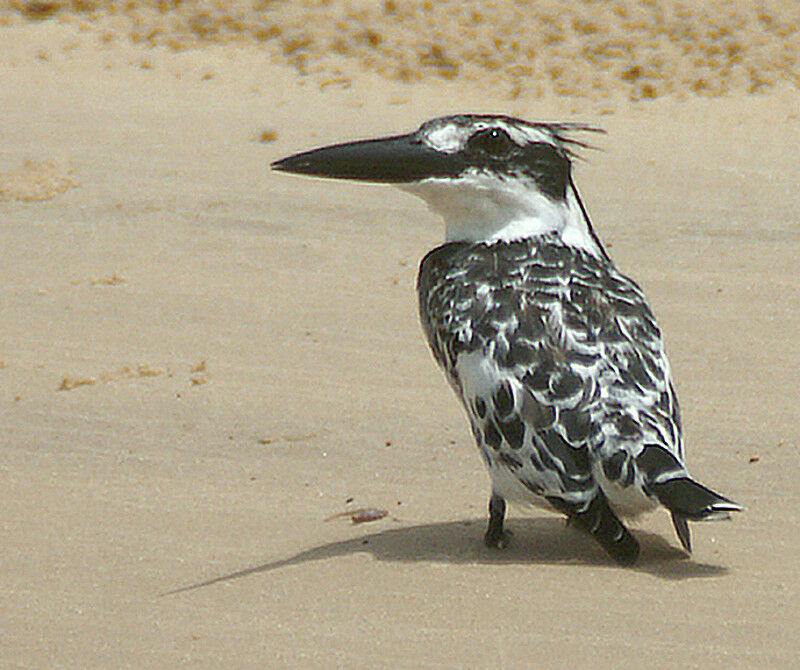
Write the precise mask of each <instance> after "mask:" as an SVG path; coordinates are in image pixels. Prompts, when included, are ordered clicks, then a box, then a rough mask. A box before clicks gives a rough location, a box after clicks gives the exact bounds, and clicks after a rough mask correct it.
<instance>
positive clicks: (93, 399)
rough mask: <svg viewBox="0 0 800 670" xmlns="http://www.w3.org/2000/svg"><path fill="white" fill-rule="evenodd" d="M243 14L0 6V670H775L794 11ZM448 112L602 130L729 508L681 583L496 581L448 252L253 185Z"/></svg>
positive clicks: (791, 366)
mask: <svg viewBox="0 0 800 670" xmlns="http://www.w3.org/2000/svg"><path fill="white" fill-rule="evenodd" d="M258 4H259V5H260V6H261V9H260V10H259V11H255V10H253V9H251V7H252V6H251V5H250V4H245V3H136V2H128V3H99V2H98V3H93V2H80V3H78V2H75V3H59V2H52V3H47V2H39V3H19V2H14V3H8V2H6V3H4V4H2V5H0V7H2V11H1V12H0V22H2V23H3V24H4V25H3V27H1V28H0V84H1V85H0V110H1V113H0V244H1V245H2V247H1V248H2V262H0V408H1V409H0V420H1V421H2V433H0V568H1V569H2V575H3V578H2V581H1V582H0V667H9V668H13V667H25V668H28V667H32V668H49V667H74V668H86V667H92V668H95V667H96V668H117V667H153V668H165V667H175V666H177V665H180V664H185V665H188V666H189V667H208V668H219V667H285V668H297V667H302V668H330V667H342V668H376V667H392V668H426V667H431V668H433V667H476V668H481V667H501V668H522V667H537V668H548V667H553V668H555V667H572V666H579V665H580V666H581V667H620V666H622V665H626V666H629V667H641V666H643V665H644V664H646V665H647V666H648V667H654V668H662V667H663V668H666V667H675V666H681V667H686V668H695V667H697V668H704V667H730V668H753V667H759V668H762V667H765V668H796V667H798V663H800V643H798V638H797V630H798V629H799V628H800V614H798V612H800V587H799V586H798V568H797V550H798V542H799V541H800V528H799V527H798V522H797V509H798V507H800V495H798V486H797V473H798V468H799V467H800V452H799V451H798V445H799V444H800V429H799V428H798V426H799V425H800V422H798V418H800V417H798V410H797V396H798V384H800V372H798V367H797V354H798V341H799V340H800V316H798V310H797V305H798V304H800V289H798V284H797V259H798V255H799V252H800V228H798V214H797V213H798V210H800V196H799V195H798V191H797V181H798V179H797V177H798V158H797V147H798V145H800V117H799V116H798V109H800V96H798V92H797V89H796V88H795V86H794V80H795V78H796V67H797V65H796V61H795V59H796V54H797V47H796V44H797V37H796V33H795V26H796V23H797V21H796V19H797V9H796V4H795V3H788V2H784V3H778V2H774V3H759V4H758V8H759V9H758V10H756V9H751V8H750V4H749V3H722V2H717V3H704V4H703V9H702V11H700V10H698V9H696V8H695V7H694V5H693V4H690V3H677V2H670V3H661V5H662V6H663V7H667V8H668V9H665V10H664V12H663V13H664V16H665V17H667V18H668V19H669V20H668V21H667V20H665V22H664V23H663V26H666V27H663V26H662V27H659V26H660V25H662V24H660V23H659V22H658V21H656V19H654V18H653V17H656V18H658V12H657V11H656V9H654V7H655V6H656V3H645V4H644V5H643V8H641V9H637V7H638V4H637V3H632V2H630V3H628V2H605V3H586V4H584V3H578V2H563V3H558V6H556V4H555V3H546V2H544V3H537V4H536V5H532V6H529V10H530V11H529V12H526V13H525V14H524V15H520V14H518V13H515V12H516V11H517V10H515V9H514V4H512V3H500V2H497V3H482V4H481V5H480V6H479V7H477V6H476V8H474V9H473V11H472V13H470V11H469V10H463V9H458V10H456V9H455V8H456V6H457V5H456V3H432V4H431V11H430V12H429V13H428V14H422V13H420V12H416V13H414V12H412V11H411V10H412V9H418V8H419V7H424V5H423V4H422V3H401V2H385V3H366V2H363V3H355V2H350V3H301V4H298V3H280V2H272V3H258ZM33 5H37V7H33ZM697 5H698V7H699V5H700V3H697ZM458 7H459V8H460V7H462V5H458ZM557 7H558V8H560V11H558V12H557V11H556V8H557ZM20 8H21V9H20ZM26 8H27V11H23V10H25V9H26ZM159 8H163V10H164V11H161V9H159ZM333 14H335V15H336V17H337V18H336V20H334V21H332V20H330V18H329V17H330V16H331V15H333ZM37 17H39V18H37ZM547 17H550V19H549V23H548V18H547ZM593 17H601V18H600V19H596V20H597V21H600V23H599V24H597V23H594V24H592V23H591V22H592V21H594V20H595V19H594V18H593ZM725 17H728V19H726V18H725ZM470 22H471V23H470ZM537 22H540V23H537ZM590 24H591V25H590ZM436 25H438V26H440V27H439V28H437V29H436V30H433V28H432V26H436ZM548 25H549V26H550V28H549V29H547V26H548ZM259 26H261V27H260V28H259ZM493 26H499V28H494V27H493ZM559 26H561V28H559ZM540 28H541V29H540ZM262 29H263V31H264V32H260V31H261V30H262ZM548 30H550V32H548ZM714 30H716V31H717V32H713V31H714ZM359 31H360V32H359ZM558 34H563V35H564V36H565V39H564V40H563V41H559V40H557V39H556V40H553V39H552V38H548V37H547V35H551V36H552V35H558ZM652 35H656V36H657V39H656V40H655V42H654V41H653V40H652V39H650V36H652ZM463 36H466V37H467V39H463V38H462V37H463ZM592 36H595V37H596V39H594V38H593V37H592ZM131 37H133V38H134V42H132V41H131V40H130V39H129V38H131ZM292 40H300V42H296V43H295V46H294V47H293V46H292V44H293V42H292ZM337 40H339V41H338V42H337ZM581 40H583V42H581ZM615 40H616V42H615ZM229 42H233V43H232V44H231V43H229ZM220 43H222V44H220ZM592 43H594V44H597V45H598V48H599V49H600V51H601V53H599V55H598V54H595V55H592V51H591V49H588V50H587V49H583V48H579V46H578V45H580V44H584V46H588V45H590V44H592ZM614 43H619V47H618V51H615V50H614V49H613V48H611V47H608V48H605V47H602V45H603V44H614ZM734 45H738V47H735V46H734ZM175 47H179V48H175ZM434 47H437V48H438V49H439V51H438V52H436V53H438V54H439V55H438V56H437V55H436V53H434ZM601 47H602V48H601ZM718 47H721V48H722V52H718V51H717V49H718ZM426 49H427V50H428V51H427V52H426ZM426 53H429V54H430V58H427V57H425V54H426ZM725 54H728V55H727V56H726V55H725ZM725 58H728V60H729V62H730V67H728V66H726V65H725ZM659 59H661V60H659ZM446 63H452V64H453V66H452V67H450V66H447V67H446V66H445V65H444V64H446ZM559 64H561V69H560V70H558V69H557V68H556V69H553V68H554V67H555V66H558V65H559ZM526 68H530V69H526ZM626 68H627V69H626ZM630 68H640V69H639V70H637V71H635V72H634V71H631V70H630ZM304 72H306V73H308V74H303V73H304ZM626 72H628V74H627V75H626V74H625V73H626ZM636 72H638V74H636ZM409 73H410V74H409ZM485 77H488V78H485ZM700 78H702V80H703V81H705V82H706V84H707V85H704V86H697V85H694V84H695V83H696V82H697V81H699V79H700ZM645 84H646V85H647V86H652V92H653V94H654V95H657V96H659V99H657V100H650V101H639V102H631V101H630V100H628V99H627V98H630V97H633V98H641V97H647V96H649V95H650V93H649V91H650V89H646V88H645ZM540 88H541V89H542V91H543V92H544V94H543V95H541V96H540V95H539V94H538V91H539V89H540ZM750 89H755V90H756V91H757V92H756V93H748V91H749V90H750ZM554 91H555V92H561V93H562V95H560V96H555V95H553V92H554ZM721 92H726V95H724V96H717V97H712V96H711V95H709V94H712V93H721ZM565 93H569V94H570V95H569V96H567V95H564V94H565ZM664 94H668V95H664ZM464 110H475V111H484V110H486V111H498V112H506V113H511V114H518V115H521V116H524V117H528V118H534V119H537V118H541V119H575V120H583V121H588V122H592V123H597V124H599V125H602V126H604V127H605V128H606V129H607V131H608V135H607V136H605V137H602V138H600V141H599V144H600V145H601V149H602V150H601V151H595V152H591V153H590V154H589V155H588V156H587V160H586V161H584V162H582V163H580V164H579V165H578V166H577V168H576V170H577V181H578V184H579V186H580V188H581V190H582V192H583V195H584V197H585V200H586V202H587V204H588V206H589V208H590V211H591V212H592V214H593V217H594V220H595V223H596V225H597V227H598V229H599V231H600V233H601V234H602V236H603V237H604V239H606V240H607V241H608V243H609V245H610V247H611V253H612V254H613V256H614V257H615V259H616V260H617V262H618V264H619V265H620V267H621V268H622V269H623V270H625V271H627V272H629V273H631V274H632V275H633V276H635V277H637V278H638V279H640V281H641V283H642V284H643V285H644V287H645V289H646V291H647V292H648V294H649V295H650V296H651V299H652V302H653V305H654V308H655V310H656V313H657V315H658V316H659V319H660V322H661V325H662V327H663V329H664V331H665V333H666V338H667V345H668V348H669V351H670V354H671V360H672V364H673V368H674V372H675V375H676V380H677V388H678V392H679V395H680V397H681V400H682V404H683V408H684V418H685V423H686V428H687V449H688V452H689V462H690V465H691V467H692V469H693V471H694V473H695V474H696V475H697V476H698V478H700V479H701V480H702V481H704V482H707V483H708V484H710V485H713V486H714V487H717V488H719V489H720V490H721V491H723V492H725V493H726V494H728V495H730V496H731V497H733V498H734V499H736V500H737V501H740V502H741V503H743V504H744V505H745V506H746V508H747V510H746V512H744V513H743V514H740V515H738V516H737V518H736V519H735V520H734V521H733V522H732V523H718V524H706V525H699V524H698V525H695V526H694V532H695V545H696V549H695V555H694V557H693V558H692V559H691V560H686V559H685V558H683V557H682V556H681V554H680V552H679V551H678V550H677V549H676V541H675V539H674V537H673V536H672V530H671V528H670V524H669V520H668V518H667V517H666V515H664V514H655V515H653V516H651V517H649V518H647V519H645V520H644V521H643V522H642V523H641V525H640V526H639V528H638V529H637V530H636V533H637V537H638V538H639V540H640V541H641V543H642V545H643V553H642V558H641V562H640V564H639V565H638V566H637V567H636V568H634V569H631V570H623V569H620V568H617V567H615V566H614V565H611V564H610V563H609V561H608V560H607V559H606V557H605V556H604V555H603V554H602V552H600V551H599V550H598V549H597V547H595V546H594V544H593V543H592V542H591V541H589V540H587V539H586V538H584V537H583V536H581V535H579V534H577V533H576V532H573V531H571V530H568V529H565V528H564V527H563V521H562V520H561V519H559V518H558V517H556V516H548V515H545V514H535V515H533V516H525V515H514V516H513V517H512V519H511V528H512V530H513V531H514V532H515V538H514V543H513V545H512V546H511V547H510V548H509V549H508V550H507V551H505V552H503V553H500V554H497V553H491V552H488V551H485V550H484V549H483V548H482V546H481V543H480V537H481V533H482V531H483V525H484V515H485V511H484V508H485V503H486V493H487V482H486V476H485V473H484V472H483V470H482V465H481V463H480V459H479V458H478V456H477V454H476V453H475V449H474V446H473V445H472V439H471V436H470V434H469V430H468V428H467V425H466V422H465V420H464V418H463V416H462V412H461V409H460V408H459V406H458V405H457V403H456V401H455V399H454V398H453V397H452V394H451V393H450V391H449V389H448V388H447V386H446V384H445V382H444V380H443V379H442V377H441V375H440V373H439V372H438V371H437V370H436V369H435V366H434V364H433V362H432V360H431V357H430V355H429V353H428V352H427V351H426V349H425V346H424V343H423V341H422V337H421V334H420V332H419V326H418V324H417V321H416V308H415V297H414V289H413V286H414V276H415V272H416V264H417V262H418V260H419V258H420V257H421V256H422V255H423V254H424V253H425V251H426V250H427V249H429V248H430V247H432V246H433V245H435V244H437V243H438V241H439V240H440V239H441V236H442V230H441V227H440V225H439V224H438V223H437V222H436V221H434V220H433V219H432V217H431V216H430V215H429V214H428V213H427V212H426V211H425V210H424V208H423V207H422V205H420V204H419V203H417V202H416V201H414V200H412V199H410V198H408V197H407V196H403V195H402V194H400V193H396V192H394V191H392V190H390V189H387V188H380V187H366V186H356V185H352V184H332V183H320V182H314V181H312V180H302V179H293V178H289V177H286V176H281V175H272V174H270V173H269V170H268V167H267V166H268V163H269V161H270V160H272V159H274V158H277V157H279V156H282V155H286V154H288V153H290V152H293V151H296V150H299V149H302V148H307V147H310V146H313V145H318V144H322V143H327V142H332V141H337V140H345V139H350V138H355V137H361V136H364V135H372V134H375V135H379V134H383V133H390V132H399V131H404V130H408V129H410V128H413V127H414V126H415V125H416V124H418V123H419V122H420V121H422V120H424V119H425V118H428V117H431V116H436V115H439V114H443V113H448V112H454V111H464ZM358 508H378V509H385V510H387V511H388V512H389V514H388V516H386V517H385V518H382V519H378V520H375V521H372V522H370V523H364V524H359V525H353V524H351V523H350V522H349V520H348V519H347V517H346V516H337V517H335V518H333V519H330V520H328V521H326V519H329V518H330V517H331V516H333V515H337V514H340V513H342V512H345V511H347V510H348V509H358ZM186 587H189V588H186ZM182 589H185V590H182Z"/></svg>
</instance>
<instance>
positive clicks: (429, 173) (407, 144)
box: [271, 134, 463, 184]
mask: <svg viewBox="0 0 800 670" xmlns="http://www.w3.org/2000/svg"><path fill="white" fill-rule="evenodd" d="M460 163H461V160H460V158H459V157H458V155H457V154H445V153H441V152H439V151H435V150H433V149H431V148H430V147H429V146H427V145H426V144H424V143H423V142H422V141H421V140H419V139H418V138H417V137H416V135H414V134H410V135H397V136H395V137H386V138H383V139H377V140H361V141H359V142H346V143H344V144H335V145H333V146H329V147H322V148H321V149H312V150H311V151H304V152H303V153H300V154H295V155H294V156H289V157H288V158H282V159H280V160H278V161H275V162H274V163H272V166H271V167H272V169H273V170H280V171H281V172H293V173H296V174H305V175H311V176H314V177H328V178H331V179H355V180H358V181H371V182H380V183H387V184H405V183H408V182H412V181H419V180H421V179H426V178H428V177H438V176H447V175H452V174H457V173H458V172H459V170H460V169H462V168H463V166H462V165H461V164H460Z"/></svg>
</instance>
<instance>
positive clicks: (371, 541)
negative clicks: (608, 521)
mask: <svg viewBox="0 0 800 670" xmlns="http://www.w3.org/2000/svg"><path fill="white" fill-rule="evenodd" d="M484 524H485V520H483V519H480V520H478V519H473V520H469V521H450V522H444V523H431V524H424V525H419V526H405V527H400V528H392V529H389V530H382V531H378V532H374V533H370V534H367V535H362V536H361V537H357V538H353V539H349V540H342V541H340V542H331V543H329V544H323V545H319V546H317V547H312V548H311V549H307V550H305V551H301V552H298V553H296V554H294V555H292V556H288V557H286V558H281V559H277V560H273V561H268V562H266V563H261V564H259V565H253V566H250V567H247V568H243V569H241V570H237V571H235V572H230V573H228V574H224V575H220V576H218V577H214V578H212V579H208V580H205V581H202V582H198V583H195V584H190V585H188V586H183V587H180V588H176V589H173V590H171V591H168V592H167V593H164V594H162V595H174V594H177V593H182V592H185V591H192V590H194V589H199V588H203V587H207V586H212V585H214V584H220V583H222V582H230V581H233V580H236V579H243V578H245V577H250V576H253V575H257V574H260V573H266V572H272V571H274V570H280V569H281V568H286V567H289V566H294V565H302V564H303V563H308V562H310V561H319V560H325V559H330V558H336V557H339V556H348V555H350V554H355V553H368V554H371V555H372V557H373V558H374V559H376V560H378V561H395V562H419V563H421V562H433V563H452V564H485V565H537V564H550V565H554V564H563V565H575V566H581V565H584V566H607V567H611V568H613V567H615V564H614V562H613V561H612V560H611V559H610V558H608V557H607V556H606V555H605V554H604V553H603V551H602V550H601V549H600V548H599V547H598V546H597V545H596V544H595V542H594V540H592V538H591V537H589V536H588V535H586V534H585V533H582V532H580V531H579V530H577V529H572V528H566V529H565V528H564V520H563V519H558V518H535V519H510V520H509V522H508V523H507V524H506V528H507V529H508V530H510V531H511V533H512V537H511V541H510V543H509V546H508V547H506V548H504V549H502V550H497V549H489V548H487V547H485V546H484V545H483V530H484ZM635 535H636V538H637V540H638V541H639V543H640V545H641V554H640V555H639V559H638V561H637V562H636V565H634V566H633V567H632V568H618V569H620V570H635V571H637V572H641V573H646V574H649V575H652V576H654V577H659V578H661V579H667V580H683V579H691V578H701V577H719V576H722V575H725V574H726V573H727V572H728V569H727V568H725V567H722V566H717V565H709V564H706V563H696V562H694V561H692V560H691V559H690V558H689V557H687V555H686V554H685V553H683V552H682V551H681V550H680V549H677V548H675V547H673V546H671V545H670V544H668V543H667V542H666V541H665V540H664V539H663V538H662V537H660V536H658V535H655V534H653V533H648V532H645V531H637V532H636V533H635Z"/></svg>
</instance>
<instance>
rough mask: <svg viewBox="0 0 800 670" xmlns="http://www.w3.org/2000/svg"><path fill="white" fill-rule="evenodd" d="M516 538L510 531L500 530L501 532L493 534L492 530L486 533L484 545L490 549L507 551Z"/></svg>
mask: <svg viewBox="0 0 800 670" xmlns="http://www.w3.org/2000/svg"><path fill="white" fill-rule="evenodd" d="M513 536H514V533H512V532H511V531H510V530H503V529H502V528H501V529H500V532H492V529H491V528H490V529H489V530H487V531H486V534H485V535H484V536H483V543H484V544H485V545H486V546H487V547H489V549H505V548H506V547H507V546H508V545H509V544H511V538H512V537H513Z"/></svg>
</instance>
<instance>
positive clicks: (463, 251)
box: [272, 114, 741, 565]
mask: <svg viewBox="0 0 800 670" xmlns="http://www.w3.org/2000/svg"><path fill="white" fill-rule="evenodd" d="M589 130H595V129H594V128H591V127H590V126H586V125H582V124H574V123H529V122H526V121H522V120H519V119H514V118H510V117H507V116H496V115H473V114H463V115H457V116H447V117H443V118H439V119H433V120H431V121H428V122H426V123H424V124H422V126H421V127H420V128H419V129H418V130H417V131H416V132H413V133H410V134H407V135H398V136H393V137H387V138H382V139H375V140H362V141H358V142H349V143H344V144H337V145H333V146H328V147H323V148H321V149H315V150H312V151H307V152H304V153H300V154H297V155H294V156H290V157H288V158H284V159H282V160H279V161H276V162H274V163H273V164H272V168H273V169H275V170H281V171H284V172H292V173H298V174H304V175H311V176H315V177H329V178H334V179H352V180H359V181H368V182H381V183H389V184H393V185H395V186H397V187H399V188H400V189H402V190H403V191H407V192H409V193H412V194H414V195H416V196H418V197H420V198H422V199H423V200H424V201H425V202H426V203H427V204H428V206H429V207H430V209H431V210H432V211H433V212H434V213H436V214H438V215H440V216H441V217H442V218H443V219H444V222H445V225H446V242H445V244H443V245H442V246H440V247H437V248H435V249H433V250H432V251H430V252H429V253H428V254H427V255H426V256H425V258H424V259H423V260H422V263H421V264H420V268H419V277H418V280H417V291H418V294H419V311H420V317H421V320H422V326H423V328H424V331H425V334H426V336H427V339H428V343H429V344H430V347H431V349H432V351H433V356H434V358H435V359H436V362H437V363H438V364H439V365H440V366H441V367H442V369H443V370H444V372H445V374H446V375H447V379H448V380H449V382H450V384H451V385H452V387H453V389H454V390H455V392H456V394H457V396H458V397H459V399H460V400H461V402H462V403H463V405H464V408H465V410H466V412H467V416H468V417H469V421H470V424H471V426H472V432H473V434H474V436H475V440H476V442H477V444H478V447H479V449H480V453H481V455H482V456H483V460H484V461H485V463H486V466H487V468H488V470H489V474H490V478H491V497H490V499H489V524H488V528H487V530H486V534H485V537H484V539H485V543H486V544H487V545H488V546H490V547H501V546H504V544H505V542H506V533H505V532H504V530H503V519H504V516H505V511H506V501H507V500H508V501H510V502H514V503H522V504H537V505H543V506H545V507H549V508H550V509H553V508H554V509H555V510H557V511H559V512H561V513H563V514H565V515H566V516H567V517H568V519H569V520H570V521H572V522H573V523H574V524H575V525H577V526H579V527H582V528H583V529H585V530H586V531H588V532H589V533H590V534H591V535H592V536H593V537H594V538H595V540H596V541H597V542H598V543H599V544H600V545H601V546H602V547H603V549H605V550H606V551H607V552H608V553H609V554H610V555H611V557H612V558H613V559H614V560H615V561H617V562H618V563H620V564H623V565H630V564H632V563H634V562H635V561H636V558H637V556H638V554H639V544H638V542H637V541H636V539H635V538H634V537H633V536H632V535H631V534H630V532H629V531H628V529H627V528H626V527H625V526H624V525H623V524H622V522H621V521H620V519H619V517H621V516H637V515H639V514H641V513H643V512H646V511H649V510H652V509H654V508H656V507H657V506H658V505H663V506H664V507H666V508H667V509H668V510H669V512H670V513H671V515H672V521H673V524H674V526H675V530H676V532H677V535H678V538H679V540H680V542H681V544H682V545H683V547H684V549H685V550H686V551H687V552H691V535H690V532H689V527H688V524H687V520H690V521H699V520H709V519H719V518H726V517H727V516H728V513H729V512H731V511H737V510H740V509H741V508H740V507H739V506H738V505H737V504H736V503H734V502H732V501H731V500H728V499H727V498H725V497H723V496H721V495H719V494H717V493H715V492H714V491H712V490H710V489H709V488H707V487H705V486H703V485H702V484H700V483H698V482H696V481H695V480H693V479H692V478H691V477H690V476H689V473H688V471H687V469H686V466H685V464H684V453H683V436H682V430H681V419H680V412H679V409H678V400H677V398H676V396H675V391H674V389H673V385H672V379H671V374H670V368H669V363H668V361H667V357H666V354H665V352H664V345H663V342H662V338H661V332H660V330H659V328H658V325H657V324H656V321H655V318H654V317H653V313H652V311H651V310H650V307H649V305H648V303H647V299H646V298H645V296H644V293H643V292H642V290H641V288H639V286H638V285H637V284H636V283H635V282H634V281H633V280H632V279H630V278H628V277H626V276H625V275H623V274H621V273H620V272H619V270H617V268H616V267H615V266H614V263H613V262H612V261H611V259H610V257H609V255H608V253H607V252H606V250H605V249H604V248H603V245H602V243H601V242H600V239H599V238H598V236H597V235H596V233H595V232H594V229H593V228H592V225H591V222H590V220H589V216H588V214H587V212H586V209H585V208H584V206H583V203H582V202H581V199H580V197H579V195H578V191H577V189H576V188H575V184H574V182H573V179H572V160H573V158H574V157H575V153H574V151H575V147H576V146H585V145H584V144H583V143H582V142H580V141H578V140H577V139H576V138H575V137H574V135H575V133H577V132H580V131H589Z"/></svg>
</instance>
